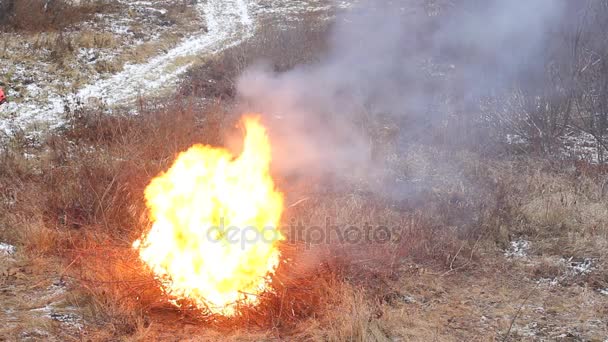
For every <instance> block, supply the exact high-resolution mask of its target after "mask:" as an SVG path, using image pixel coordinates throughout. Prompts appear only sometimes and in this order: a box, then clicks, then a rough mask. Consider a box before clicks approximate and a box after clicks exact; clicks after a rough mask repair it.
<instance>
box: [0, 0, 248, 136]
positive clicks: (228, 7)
mask: <svg viewBox="0 0 608 342" xmlns="http://www.w3.org/2000/svg"><path fill="white" fill-rule="evenodd" d="M249 6H250V4H249V2H248V0H208V1H206V2H205V3H199V4H198V5H197V9H198V11H199V12H200V14H201V15H202V16H203V17H204V19H205V21H206V24H207V29H206V30H202V31H200V32H198V33H197V34H195V35H192V36H190V37H189V38H186V39H184V40H183V41H182V42H181V43H180V44H178V45H177V46H176V47H174V48H173V49H170V50H169V51H167V53H165V54H163V55H160V56H157V57H154V58H152V59H150V60H149V61H147V62H146V63H143V64H131V65H126V66H125V67H124V69H123V71H121V72H119V73H117V74H115V75H113V76H111V77H110V78H108V79H104V80H99V81H97V82H94V83H92V84H89V85H87V86H85V87H83V88H82V89H80V90H79V91H78V92H77V94H76V96H72V97H70V98H63V97H61V96H57V95H53V96H50V97H49V100H48V102H47V103H46V104H45V105H37V104H34V103H21V104H18V103H9V104H8V105H4V106H2V107H0V110H1V111H3V112H5V111H6V112H8V113H11V118H10V119H9V120H2V121H0V133H6V134H9V135H10V133H11V132H12V131H13V130H14V129H15V128H17V129H25V128H26V127H31V125H33V124H36V123H43V124H45V125H47V126H48V127H49V128H51V129H53V128H56V127H58V126H60V125H61V124H62V119H63V118H62V116H63V115H62V114H63V113H64V111H65V108H66V105H67V106H73V105H74V104H75V103H76V102H77V101H83V102H84V103H86V102H88V101H90V100H93V99H94V100H95V101H97V102H104V103H106V104H108V105H110V106H111V105H119V104H129V102H130V101H133V100H135V99H136V98H137V96H138V95H143V94H150V93H154V92H156V91H160V90H164V89H169V88H170V87H171V86H173V85H175V83H176V82H177V81H178V80H179V76H180V75H181V74H183V73H184V72H185V71H186V70H187V69H188V68H189V67H190V66H191V65H192V62H188V61H187V60H188V58H189V57H196V56H198V55H201V54H204V53H217V52H219V51H221V50H223V49H225V48H228V47H230V46H232V45H235V44H237V43H239V42H241V41H242V40H244V39H246V38H248V37H250V36H251V35H252V34H253V32H254V28H255V23H254V21H253V20H252V18H251V16H250V14H249ZM180 61H181V62H180ZM178 62H179V63H178ZM176 63H177V64H178V65H177V66H176Z"/></svg>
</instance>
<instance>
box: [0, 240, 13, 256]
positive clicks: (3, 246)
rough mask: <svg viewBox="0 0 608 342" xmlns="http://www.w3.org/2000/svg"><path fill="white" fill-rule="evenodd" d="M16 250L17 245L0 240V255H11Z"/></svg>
mask: <svg viewBox="0 0 608 342" xmlns="http://www.w3.org/2000/svg"><path fill="white" fill-rule="evenodd" d="M16 251H17V247H15V246H13V245H9V244H8V243H4V242H0V255H13V254H15V252H16Z"/></svg>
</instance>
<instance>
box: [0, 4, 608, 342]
mask: <svg viewBox="0 0 608 342" xmlns="http://www.w3.org/2000/svg"><path fill="white" fill-rule="evenodd" d="M602 4H603V2H600V1H590V2H589V6H600V5H602ZM601 9H604V7H601V8H600V7H598V9H595V8H594V7H589V9H588V11H589V12H584V13H587V14H588V13H594V15H598V16H599V15H600V14H601V13H603V12H601ZM605 13H606V15H608V12H605ZM587 18H588V17H587V16H585V17H583V18H580V21H578V22H577V25H583V24H584V25H590V26H593V27H594V28H593V29H591V28H589V29H582V28H581V30H580V31H579V35H578V37H577V38H576V42H577V43H576V49H580V50H575V51H579V52H580V53H574V57H576V58H574V57H573V58H572V59H568V60H566V61H565V62H563V63H562V64H560V66H561V68H554V67H552V66H554V65H556V64H555V63H556V61H555V60H550V61H548V62H547V63H548V65H547V68H546V70H547V75H546V76H547V77H546V79H545V81H546V82H545V83H542V87H541V88H535V89H532V90H526V89H525V88H524V87H517V88H516V89H515V90H514V91H513V94H514V95H513V96H512V97H506V98H501V99H483V100H485V101H488V102H487V103H491V104H493V105H494V107H491V108H490V109H488V106H487V103H484V104H483V105H482V106H480V107H479V108H477V110H478V111H472V112H471V113H467V116H466V117H463V118H456V119H452V120H450V121H448V124H447V125H442V126H438V127H432V128H430V129H429V132H428V133H429V134H428V136H429V137H432V138H429V139H426V140H421V141H419V142H416V143H410V144H408V145H407V146H405V147H404V146H402V145H400V143H399V139H398V134H387V133H386V127H392V126H391V125H395V126H397V127H398V122H396V121H394V120H395V119H394V118H379V117H373V119H370V122H369V124H368V125H367V126H366V130H367V131H366V133H367V134H368V136H369V137H370V140H371V141H372V144H373V145H374V146H375V150H377V151H378V162H379V163H382V165H383V167H385V168H386V170H387V174H388V175H391V176H395V175H398V176H400V177H402V178H404V179H409V180H411V179H416V180H417V183H416V184H419V185H418V186H417V187H416V188H415V190H413V191H415V195H412V196H408V197H405V198H394V197H391V196H387V195H386V194H385V193H384V194H383V193H378V192H376V191H375V189H377V188H375V187H372V186H370V184H368V183H366V182H362V181H361V180H360V179H357V178H356V177H352V178H346V179H345V180H343V182H341V183H340V184H336V183H335V182H334V180H333V179H331V178H320V179H314V180H312V179H307V180H305V181H303V182H301V183H300V184H298V185H297V186H292V187H291V188H290V189H289V191H288V193H287V195H288V198H287V203H288V205H289V206H288V209H287V211H286V213H285V217H284V221H285V222H293V221H294V220H296V221H303V222H304V223H305V224H306V225H323V224H324V223H325V218H326V217H332V218H333V219H334V220H335V222H336V224H337V225H338V226H339V227H341V228H342V229H345V228H346V227H347V226H348V225H351V224H360V223H361V222H374V223H378V224H382V225H386V226H390V227H399V230H398V231H397V232H398V237H399V239H397V240H398V241H396V242H391V243H390V244H387V245H380V246H379V245H377V244H375V243H373V242H359V243H357V244H344V245H342V244H319V245H314V246H312V247H307V246H306V244H305V243H302V242H299V243H298V242H295V243H290V244H285V246H284V247H283V249H284V250H283V255H284V256H285V258H289V259H290V264H289V267H287V266H281V268H279V270H278V272H277V277H276V279H275V287H276V289H275V293H274V294H268V296H267V297H266V298H264V299H263V301H262V304H261V306H260V307H258V308H255V309H251V310H245V311H244V312H242V313H241V315H240V316H239V317H237V318H236V319H234V320H225V319H222V318H221V317H215V316H204V315H203V316H201V315H200V313H199V312H196V311H194V310H192V311H191V310H182V311H178V310H176V309H175V308H173V307H172V306H170V305H168V304H167V303H166V298H165V294H163V293H162V291H160V290H159V287H158V286H157V285H158V284H157V283H156V281H155V280H154V279H153V277H152V276H151V275H150V274H148V273H146V272H145V270H143V268H141V267H140V265H139V263H138V261H137V260H136V257H135V255H134V252H133V250H132V249H131V248H130V246H131V243H132V241H134V240H135V239H136V237H138V236H139V235H140V233H141V231H142V229H144V227H146V225H147V224H148V221H147V218H146V211H145V208H144V205H143V199H142V193H143V189H144V187H145V186H146V185H147V182H148V181H149V180H150V179H151V177H153V176H155V175H156V174H158V173H159V172H160V171H162V170H164V169H166V167H167V166H168V165H169V164H170V163H171V162H172V161H173V158H174V157H175V155H176V153H178V152H180V151H183V150H185V149H186V148H187V147H189V146H190V145H191V144H192V143H194V142H197V143H206V144H212V145H223V144H224V142H225V137H226V136H230V135H231V134H232V133H234V131H235V130H237V128H235V124H236V122H237V119H238V117H237V116H236V115H235V114H233V112H234V111H233V106H234V105H235V103H236V102H235V99H234V96H235V88H234V85H235V82H236V77H238V75H239V74H240V72H241V71H242V70H243V69H244V68H245V67H246V66H248V65H250V64H252V63H254V62H256V61H258V60H259V59H261V58H263V59H268V60H270V62H271V64H272V65H273V67H274V68H275V69H276V70H279V71H282V70H289V69H290V68H292V67H294V66H295V65H299V64H302V63H311V62H313V61H314V60H315V59H316V58H318V56H320V55H321V54H322V53H323V52H324V49H325V46H326V39H327V34H326V33H327V27H326V26H325V25H323V24H320V23H318V22H316V21H308V22H304V23H303V24H302V25H301V26H300V27H297V28H294V29H292V30H291V31H289V32H287V33H286V32H283V31H275V30H271V29H268V28H267V27H268V25H263V26H262V27H265V28H263V29H262V31H261V32H259V34H257V35H256V38H255V39H253V40H252V41H249V42H247V43H246V44H243V45H240V46H236V47H233V48H230V49H229V50H227V51H226V52H225V53H223V54H222V55H221V56H218V57H217V58H215V59H212V60H209V61H207V62H206V63H205V64H204V65H202V66H201V67H199V68H196V69H194V70H192V71H191V72H190V73H189V74H188V75H187V77H186V79H185V81H184V83H183V84H182V85H181V87H180V89H179V95H178V96H177V97H176V98H175V100H174V101H172V102H170V103H169V105H167V103H163V105H162V106H161V105H160V104H159V103H158V102H156V101H155V100H154V99H147V100H142V101H141V102H140V106H139V108H138V110H139V114H140V115H135V116H133V115H129V114H126V113H125V114H120V113H114V114H112V115H109V114H106V113H104V112H100V111H95V110H93V111H90V110H84V109H78V110H75V111H72V112H70V113H69V114H68V118H67V119H68V121H67V122H68V123H67V124H66V126H65V127H63V128H62V129H61V130H58V131H54V132H50V133H49V134H48V136H46V137H45V138H44V139H43V141H41V142H36V143H33V142H32V141H30V140H29V139H28V138H27V135H26V134H25V133H23V134H17V135H16V136H14V137H12V138H11V140H10V141H9V142H8V143H7V144H6V145H3V146H2V150H1V151H0V165H2V167H0V189H2V192H1V193H0V241H5V242H8V243H11V244H14V245H16V246H18V251H17V253H16V254H15V255H14V256H10V257H9V256H1V255H0V260H2V259H1V258H5V260H3V261H2V263H3V264H5V265H7V269H6V270H2V272H3V273H2V282H3V283H6V284H11V286H12V287H11V289H9V290H8V292H6V293H4V292H2V293H0V303H3V304H5V303H6V305H2V307H3V308H4V307H6V308H9V309H11V310H13V311H19V312H30V311H29V310H31V309H32V308H36V307H37V305H41V306H43V305H44V304H42V303H35V304H32V303H30V302H28V301H27V299H28V298H31V297H36V296H37V294H38V292H37V291H39V290H40V289H42V288H46V287H48V286H50V285H51V284H53V283H54V282H57V281H61V282H65V283H66V285H65V287H66V288H67V289H68V290H67V292H66V293H64V294H61V295H60V296H62V297H61V298H60V299H61V300H62V301H63V302H64V305H65V306H70V307H77V308H78V312H79V314H80V315H81V316H82V317H83V322H84V323H83V324H84V326H83V327H82V329H75V330H73V331H72V330H69V329H67V330H62V329H59V328H58V323H57V322H50V323H49V322H48V320H47V321H41V320H40V319H39V318H38V319H31V320H30V321H26V320H25V319H20V320H19V322H17V323H15V322H13V321H10V320H8V319H7V320H6V322H8V324H6V325H4V326H3V327H0V336H2V335H5V336H7V337H8V338H9V339H23V338H26V337H34V338H36V337H38V338H45V337H49V336H60V337H59V338H58V339H68V338H72V339H78V338H83V337H84V336H85V335H84V334H85V333H86V338H87V339H91V340H117V339H126V340H150V339H156V340H163V339H169V338H171V339H175V338H200V339H217V338H222V339H234V340H266V339H268V340H270V339H276V340H283V339H301V340H319V341H344V340H352V341H369V340H376V341H388V340H399V339H402V340H420V341H428V340H472V339H480V338H481V339H485V338H494V339H501V340H508V339H509V338H511V339H513V340H518V339H524V338H530V336H532V338H534V337H541V338H548V339H551V338H557V336H560V335H565V336H569V335H568V334H570V336H571V337H572V338H575V339H576V338H580V339H590V340H593V339H596V340H600V339H601V338H603V337H604V336H606V335H607V334H608V331H607V329H608V328H607V327H606V324H605V321H604V322H603V323H602V319H605V317H606V316H607V314H608V312H606V308H607V307H608V306H607V302H608V298H607V297H606V296H605V295H602V294H601V291H602V290H604V289H606V288H608V255H607V254H606V253H607V252H606V251H608V249H607V248H606V247H608V206H607V205H606V204H607V198H608V181H607V178H606V172H607V171H608V169H607V168H606V167H605V164H603V163H604V162H605V161H606V159H605V155H604V154H603V153H604V152H601V148H598V150H597V151H598V152H597V153H599V163H590V162H589V161H585V160H582V161H581V160H578V159H569V158H566V157H564V155H563V154H559V153H557V151H558V150H559V144H560V141H561V140H560V137H563V136H564V135H565V134H567V133H569V132H571V131H570V130H578V131H584V132H588V133H590V134H592V135H593V137H594V138H595V139H596V142H597V143H598V146H603V145H604V144H605V139H606V136H607V135H608V132H607V128H608V127H606V120H605V118H603V116H604V115H605V114H606V113H608V108H605V107H604V105H605V103H604V102H605V98H608V96H604V95H601V94H604V93H603V91H605V90H606V89H608V88H606V89H605V87H603V85H604V84H605V83H606V79H605V78H606V77H608V72H601V71H602V70H603V69H601V68H603V65H604V64H606V63H604V62H602V61H603V60H604V59H605V57H608V55H607V54H608V44H606V43H607V42H606V41H604V42H602V44H605V45H601V44H600V42H595V41H593V40H592V39H591V37H595V34H596V33H597V30H596V26H594V25H600V26H601V25H602V23H608V20H600V19H599V17H598V18H596V19H594V20H588V19H587ZM597 27H599V26H597ZM598 29H599V28H598ZM600 32H605V30H604V31H600ZM562 38H563V39H564V41H566V42H572V40H569V39H573V37H560V39H562ZM100 39H101V38H100ZM296 41H297V42H298V44H294V42H296ZM103 44H111V42H105V40H104V43H103ZM563 46H566V47H570V46H571V45H569V43H568V44H566V43H565V45H563ZM583 51H585V53H583ZM589 51H594V52H593V53H592V54H591V53H590V52H589ZM311 52H313V53H311ZM583 55H586V56H587V57H586V58H587V60H584V58H583ZM590 55H593V56H601V57H594V59H593V61H595V60H596V58H599V59H598V60H599V61H598V62H597V63H595V62H593V61H592V60H589V58H590V57H589V56H590ZM553 56H560V55H559V54H554V55H553ZM585 65H588V66H587V67H586V68H585ZM607 65H608V64H607ZM604 71H605V70H604ZM565 75H568V77H570V80H571V81H569V82H566V83H564V82H565V81H564V80H565V79H566V80H567V78H565V77H566V76H565ZM210 80H211V81H210ZM556 82H559V83H556ZM209 84H213V85H214V86H213V87H210V86H209ZM607 84H608V83H607ZM539 92H540V93H542V94H545V96H539V95H538V94H539ZM555 92H559V95H560V96H554V95H555ZM562 95H565V97H564V96H562ZM203 96H204V97H206V98H209V99H211V101H209V102H208V103H207V104H206V105H204V106H203V105H201V104H200V101H199V100H198V99H199V98H200V97H203ZM539 102H540V103H541V104H542V105H538V103H539ZM482 108H483V109H484V110H483V111H482ZM505 110H508V111H509V112H513V113H525V115H522V116H521V117H517V116H510V117H509V118H508V120H507V119H506V117H505V116H504V115H502V114H500V115H499V114H497V113H505ZM362 111H364V110H363V109H362ZM355 114H357V115H359V116H361V117H370V115H369V114H370V113H367V112H362V113H355ZM487 115H491V117H492V118H493V119H492V120H491V124H488V121H486V120H485V119H484V120H480V118H485V117H486V116H487ZM461 119H463V120H461ZM463 121H464V123H463ZM463 129H466V130H467V134H466V136H464V137H463ZM506 133H509V134H518V135H520V136H522V137H523V138H525V140H526V144H523V145H518V146H517V147H514V146H513V145H512V144H508V143H506V142H504V141H498V140H497V139H495V138H494V137H495V136H496V134H506ZM480 141H481V142H484V143H483V144H480ZM389 178H390V177H387V179H382V180H381V181H383V182H387V188H391V187H394V186H396V184H395V183H392V182H394V178H395V177H393V178H390V179H389ZM391 179H392V180H391ZM278 181H279V183H281V184H290V183H289V180H285V179H279V180H278ZM522 241H524V242H525V243H529V244H530V245H529V246H528V247H526V246H527V245H526V244H525V243H524V244H523V245H521V246H519V245H518V244H519V243H520V242H522ZM514 247H517V248H516V250H513V248H514ZM517 249H519V251H518V250H517ZM505 251H506V252H505ZM519 252H521V253H519ZM518 253H519V254H521V255H518ZM586 260H589V262H590V263H591V264H590V265H592V266H590V268H589V270H583V271H579V270H578V268H577V265H580V264H585V263H586V262H587V261H586ZM575 264H576V265H575ZM573 265H575V266H573ZM20 275H21V276H20ZM3 283H0V284H3ZM551 283H553V285H551ZM14 298H21V299H20V301H18V300H16V299H14ZM7 312H8V309H7ZM10 315H11V314H10V313H4V312H2V311H0V320H3V318H4V317H5V316H10ZM3 321H4V320H3ZM597 321H599V322H600V323H597ZM41 327H42V328H43V330H45V331H47V332H48V333H49V334H50V335H47V336H45V335H41V336H37V335H32V334H36V332H35V331H36V329H40V328H41ZM38 334H40V333H38ZM62 334H63V335H62ZM529 334H534V335H529Z"/></svg>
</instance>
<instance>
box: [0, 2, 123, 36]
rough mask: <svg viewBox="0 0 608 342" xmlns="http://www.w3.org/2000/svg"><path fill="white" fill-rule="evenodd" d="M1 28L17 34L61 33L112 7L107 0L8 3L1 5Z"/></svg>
mask: <svg viewBox="0 0 608 342" xmlns="http://www.w3.org/2000/svg"><path fill="white" fill-rule="evenodd" d="M0 6H1V8H0V27H2V28H4V29H5V30H6V29H12V30H17V31H29V32H40V31H58V30H62V29H64V28H66V27H68V26H70V25H73V24H75V23H78V22H80V21H83V20H85V19H86V18H88V17H89V16H90V15H91V14H94V13H98V12H101V11H103V10H105V9H107V7H108V6H111V5H110V4H109V2H107V1H105V0H99V1H97V0H94V1H82V3H79V4H74V3H73V2H71V1H66V0H52V1H49V0H18V1H17V0H8V1H4V2H2V4H0Z"/></svg>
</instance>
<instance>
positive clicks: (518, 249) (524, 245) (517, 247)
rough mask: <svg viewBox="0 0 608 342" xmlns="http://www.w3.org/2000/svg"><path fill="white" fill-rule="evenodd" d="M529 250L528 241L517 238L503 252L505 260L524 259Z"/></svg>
mask: <svg viewBox="0 0 608 342" xmlns="http://www.w3.org/2000/svg"><path fill="white" fill-rule="evenodd" d="M529 250H530V241H528V240H524V239H523V238H521V237H520V238H519V239H517V240H515V241H511V246H509V248H508V249H507V250H506V251H505V257H507V258H525V257H527V256H528V251H529Z"/></svg>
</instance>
